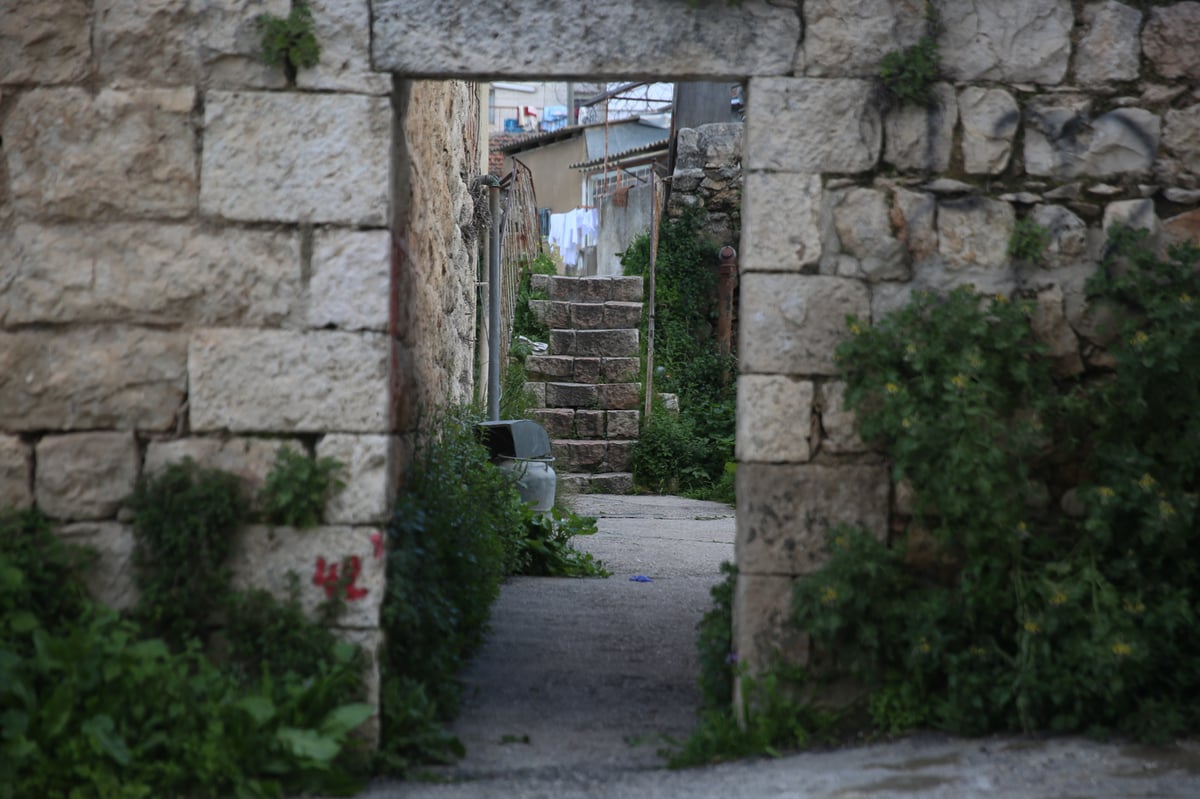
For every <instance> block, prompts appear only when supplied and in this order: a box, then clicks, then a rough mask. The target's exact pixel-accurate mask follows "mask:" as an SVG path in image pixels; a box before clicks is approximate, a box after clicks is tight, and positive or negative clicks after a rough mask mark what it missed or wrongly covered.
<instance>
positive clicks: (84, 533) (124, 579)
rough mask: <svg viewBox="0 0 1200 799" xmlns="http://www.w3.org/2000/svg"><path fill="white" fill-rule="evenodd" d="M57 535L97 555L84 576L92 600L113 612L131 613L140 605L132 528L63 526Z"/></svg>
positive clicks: (103, 524)
mask: <svg viewBox="0 0 1200 799" xmlns="http://www.w3.org/2000/svg"><path fill="white" fill-rule="evenodd" d="M58 534H59V536H61V537H62V538H63V540H64V541H66V542H67V543H68V544H76V545H79V546H84V547H87V548H88V549H90V550H92V551H93V552H94V553H96V560H95V561H93V562H92V563H91V566H90V568H88V570H87V571H85V572H84V574H83V581H84V584H85V585H86V586H87V588H88V592H89V593H90V594H91V595H92V598H93V599H95V600H96V601H97V602H100V603H101V604H104V605H107V606H108V607H110V608H112V609H114V610H128V609H129V608H132V607H133V606H134V605H136V604H137V601H138V596H139V592H138V588H137V584H136V582H135V572H134V561H133V551H134V548H135V547H136V545H137V541H136V539H135V538H134V535H133V528H132V527H130V526H129V525H127V524H119V523H117V522H77V523H75V524H67V525H63V526H62V527H61V528H59V531H58Z"/></svg>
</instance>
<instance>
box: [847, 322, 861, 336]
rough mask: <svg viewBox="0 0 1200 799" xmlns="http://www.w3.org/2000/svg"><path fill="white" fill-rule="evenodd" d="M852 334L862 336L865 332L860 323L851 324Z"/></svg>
mask: <svg viewBox="0 0 1200 799" xmlns="http://www.w3.org/2000/svg"><path fill="white" fill-rule="evenodd" d="M850 332H851V333H852V334H854V335H856V336H861V335H862V332H863V329H862V325H860V324H859V323H858V322H851V323H850Z"/></svg>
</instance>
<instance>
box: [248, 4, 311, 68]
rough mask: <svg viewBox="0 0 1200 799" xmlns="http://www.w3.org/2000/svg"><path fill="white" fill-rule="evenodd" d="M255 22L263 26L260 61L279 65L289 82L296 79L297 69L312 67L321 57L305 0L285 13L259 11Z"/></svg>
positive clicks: (270, 65) (270, 64)
mask: <svg viewBox="0 0 1200 799" xmlns="http://www.w3.org/2000/svg"><path fill="white" fill-rule="evenodd" d="M258 26H259V28H260V29H261V30H262V51H261V57H262V61H263V63H264V64H266V65H267V66H269V67H278V66H282V67H283V71H284V74H285V75H286V76H287V79H288V83H289V84H294V83H295V82H296V73H297V72H298V71H299V70H300V69H307V68H309V67H315V66H316V65H317V63H318V62H319V61H320V60H321V45H320V44H319V43H318V42H317V35H316V23H315V22H314V20H313V15H312V10H311V9H310V8H309V7H308V4H307V3H304V2H296V3H295V4H294V5H293V6H292V10H291V13H289V14H288V15H287V17H277V16H275V15H274V14H259V15H258Z"/></svg>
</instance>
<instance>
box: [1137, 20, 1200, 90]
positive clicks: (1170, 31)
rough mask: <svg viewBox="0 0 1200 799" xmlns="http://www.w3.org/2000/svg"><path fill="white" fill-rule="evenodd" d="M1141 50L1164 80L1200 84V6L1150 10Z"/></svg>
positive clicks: (1143, 32)
mask: <svg viewBox="0 0 1200 799" xmlns="http://www.w3.org/2000/svg"><path fill="white" fill-rule="evenodd" d="M1142 50H1143V52H1145V54H1146V57H1147V58H1149V59H1150V63H1152V64H1153V65H1154V68H1155V69H1156V70H1158V72H1159V74H1160V75H1162V76H1163V77H1164V78H1185V79H1187V80H1191V81H1200V3H1197V2H1184V3H1175V4H1173V5H1166V6H1157V7H1155V8H1152V9H1150V19H1149V20H1147V22H1146V27H1145V28H1143V29H1142Z"/></svg>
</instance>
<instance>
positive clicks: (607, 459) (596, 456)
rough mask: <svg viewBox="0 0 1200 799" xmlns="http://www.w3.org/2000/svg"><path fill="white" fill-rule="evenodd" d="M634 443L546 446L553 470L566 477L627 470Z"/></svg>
mask: <svg viewBox="0 0 1200 799" xmlns="http://www.w3.org/2000/svg"><path fill="white" fill-rule="evenodd" d="M636 444H637V442H636V441H619V440H615V439H610V440H603V439H600V440H580V439H570V438H556V439H554V440H552V441H551V442H550V451H551V452H552V453H553V454H554V458H555V461H554V470H555V471H556V472H565V473H567V474H596V473H598V472H623V471H627V470H628V469H629V459H630V457H632V455H633V448H634V446H635V445H636Z"/></svg>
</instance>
